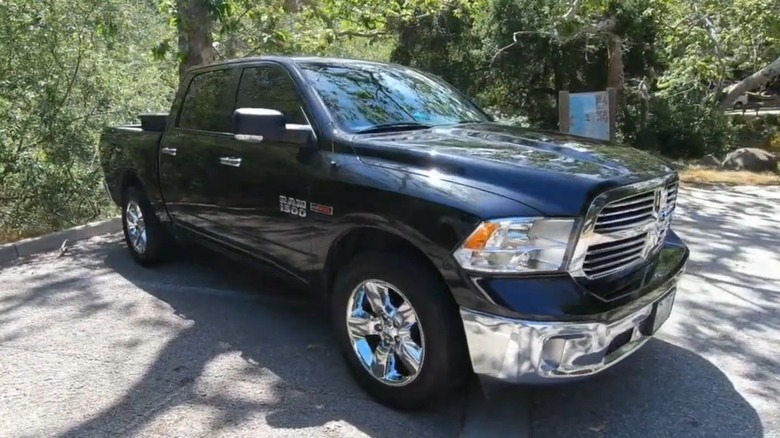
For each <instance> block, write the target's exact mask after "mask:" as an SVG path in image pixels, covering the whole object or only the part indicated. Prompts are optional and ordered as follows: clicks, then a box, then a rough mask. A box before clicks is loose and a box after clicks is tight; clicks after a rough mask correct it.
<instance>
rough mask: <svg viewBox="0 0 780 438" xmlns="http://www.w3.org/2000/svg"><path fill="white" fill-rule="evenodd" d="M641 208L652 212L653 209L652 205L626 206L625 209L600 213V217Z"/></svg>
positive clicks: (631, 211)
mask: <svg viewBox="0 0 780 438" xmlns="http://www.w3.org/2000/svg"><path fill="white" fill-rule="evenodd" d="M641 210H649V212H652V211H653V206H652V205H642V206H639V207H635V208H627V209H625V210H620V211H607V212H606V213H601V216H600V217H610V216H615V215H618V214H627V213H633V212H635V211H641Z"/></svg>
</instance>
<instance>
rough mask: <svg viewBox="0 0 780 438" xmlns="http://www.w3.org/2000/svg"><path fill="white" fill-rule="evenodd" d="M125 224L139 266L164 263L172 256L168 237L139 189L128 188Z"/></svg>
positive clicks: (124, 197) (133, 254)
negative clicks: (166, 258)
mask: <svg viewBox="0 0 780 438" xmlns="http://www.w3.org/2000/svg"><path fill="white" fill-rule="evenodd" d="M122 225H123V229H124V233H125V242H126V243H127V248H128V249H129V250H130V254H131V255H132V256H133V258H134V259H135V260H136V261H137V262H138V263H140V264H142V265H152V264H155V263H158V262H160V261H162V260H163V259H164V258H165V256H166V255H167V254H168V251H169V250H170V248H169V247H168V245H170V239H169V237H168V234H167V232H166V230H165V229H164V228H163V227H162V225H161V224H160V222H159V221H158V220H157V216H155V214H154V211H153V210H152V207H151V205H150V204H149V200H148V199H147V197H146V195H145V194H144V193H143V191H141V190H140V189H139V188H138V187H135V186H130V187H128V188H127V189H125V192H124V196H123V201H122Z"/></svg>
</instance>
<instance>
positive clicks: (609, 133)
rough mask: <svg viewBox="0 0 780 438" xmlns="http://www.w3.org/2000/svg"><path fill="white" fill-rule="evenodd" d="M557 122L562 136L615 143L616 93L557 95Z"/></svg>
mask: <svg viewBox="0 0 780 438" xmlns="http://www.w3.org/2000/svg"><path fill="white" fill-rule="evenodd" d="M558 99H559V100H558V119H559V123H558V124H559V127H560V130H561V132H566V133H569V134H573V135H578V136H580V137H588V138H594V139H598V140H615V119H616V118H617V91H616V90H615V89H614V88H609V89H607V91H596V92H587V93H569V92H568V91H561V92H560V93H559V94H558Z"/></svg>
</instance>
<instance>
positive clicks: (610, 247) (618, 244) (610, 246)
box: [588, 234, 645, 256]
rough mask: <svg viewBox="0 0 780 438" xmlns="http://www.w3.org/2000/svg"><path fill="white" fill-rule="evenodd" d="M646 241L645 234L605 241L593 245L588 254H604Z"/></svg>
mask: <svg viewBox="0 0 780 438" xmlns="http://www.w3.org/2000/svg"><path fill="white" fill-rule="evenodd" d="M644 243H645V235H644V234H640V235H638V236H636V237H630V238H628V239H623V240H616V241H614V242H609V243H604V244H601V245H593V246H591V247H590V250H588V255H589V256H590V255H597V254H603V253H605V252H610V251H616V250H618V249H622V248H626V247H629V246H633V245H639V244H644Z"/></svg>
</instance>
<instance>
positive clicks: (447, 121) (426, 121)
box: [300, 62, 490, 133]
mask: <svg viewBox="0 0 780 438" xmlns="http://www.w3.org/2000/svg"><path fill="white" fill-rule="evenodd" d="M300 66H301V68H302V70H303V73H304V76H305V77H306V80H307V82H308V83H309V85H310V86H311V87H313V88H314V89H315V91H316V92H317V93H318V94H319V95H320V97H321V98H322V100H323V101H324V102H325V105H326V106H327V107H328V110H329V111H330V112H331V114H332V115H333V117H334V119H336V122H337V123H338V124H339V127H340V128H341V129H343V130H345V131H347V132H351V133H356V132H358V133H359V132H363V131H366V132H368V131H371V130H372V129H377V128H393V127H396V128H398V129H414V128H420V127H422V128H425V127H429V126H435V125H452V124H456V123H466V122H475V121H476V122H486V121H489V120H490V119H489V117H488V116H487V115H486V114H485V113H484V112H483V111H482V110H480V109H479V108H478V107H476V106H475V105H474V104H472V103H471V102H470V101H469V100H468V99H467V98H466V97H464V96H463V95H462V94H461V93H460V92H459V91H457V90H456V89H455V88H453V87H452V86H451V85H449V84H447V83H446V82H444V81H442V80H439V79H436V78H433V77H431V76H428V75H426V74H423V73H421V72H419V71H416V70H413V69H410V68H406V67H402V66H394V65H384V64H371V63H359V62H355V63H349V64H346V63H345V64H326V63H314V62H312V63H301V64H300Z"/></svg>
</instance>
